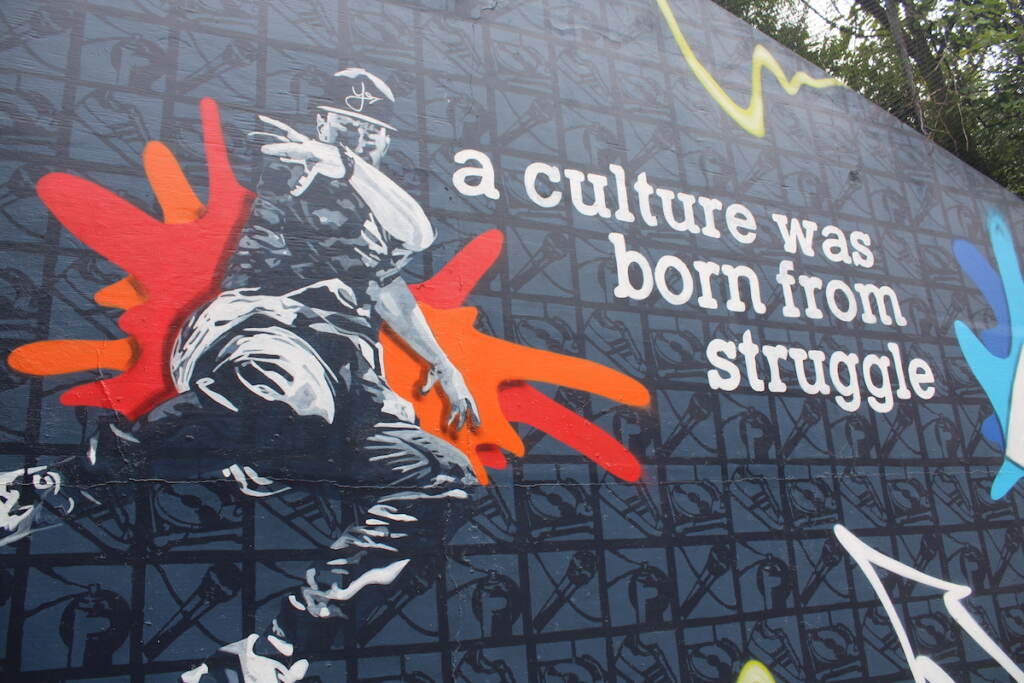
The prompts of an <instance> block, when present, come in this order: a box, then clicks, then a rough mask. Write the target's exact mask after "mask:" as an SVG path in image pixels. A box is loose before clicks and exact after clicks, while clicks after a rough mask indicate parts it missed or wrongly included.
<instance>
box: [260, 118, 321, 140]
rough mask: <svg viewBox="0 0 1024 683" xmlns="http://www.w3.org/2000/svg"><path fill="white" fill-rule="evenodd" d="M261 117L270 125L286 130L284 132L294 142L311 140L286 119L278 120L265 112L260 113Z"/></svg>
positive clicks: (261, 119)
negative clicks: (264, 113) (285, 120)
mask: <svg viewBox="0 0 1024 683" xmlns="http://www.w3.org/2000/svg"><path fill="white" fill-rule="evenodd" d="M259 119H260V121H262V122H263V123H265V124H267V125H268V126H274V127H275V128H279V129H281V130H282V131H284V134H285V135H286V136H287V137H288V139H289V140H291V141H293V142H306V141H307V140H309V138H308V137H306V136H305V135H303V134H302V133H300V132H299V131H297V130H295V129H294V128H292V127H291V126H289V125H288V124H287V123H285V122H284V121H278V120H277V119H272V118H270V117H269V116H264V115H263V114H260V115H259Z"/></svg>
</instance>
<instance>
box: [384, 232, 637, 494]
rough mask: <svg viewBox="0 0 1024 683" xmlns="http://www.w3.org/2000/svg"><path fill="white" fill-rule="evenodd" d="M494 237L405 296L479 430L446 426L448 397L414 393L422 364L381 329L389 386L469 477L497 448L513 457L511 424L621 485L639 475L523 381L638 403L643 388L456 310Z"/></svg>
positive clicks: (580, 421)
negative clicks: (465, 462) (490, 329)
mask: <svg viewBox="0 0 1024 683" xmlns="http://www.w3.org/2000/svg"><path fill="white" fill-rule="evenodd" d="M502 243H503V237H502V235H501V233H500V232H499V231H497V230H491V231H490V232H487V233H484V234H483V235H480V236H479V237H477V238H476V239H475V240H474V241H473V242H471V243H470V244H469V245H467V246H466V247H465V249H463V250H462V251H461V252H459V253H458V254H457V255H456V256H455V258H454V259H453V260H452V261H451V262H450V263H449V264H448V265H446V266H445V267H444V268H443V269H442V270H441V271H440V272H439V273H438V274H437V275H435V276H434V277H433V278H431V279H430V280H428V281H427V282H424V283H421V284H418V285H412V286H411V289H412V291H413V295H414V296H415V297H416V298H417V299H418V300H419V302H420V308H421V309H422V310H423V314H424V316H425V317H426V319H427V322H428V323H429V324H430V329H431V330H432V331H433V333H434V336H435V337H436V338H437V341H438V344H439V345H440V346H441V348H442V349H443V350H444V352H445V354H446V355H447V356H448V358H449V359H451V361H452V363H454V364H455V366H456V367H457V368H459V371H460V372H461V373H462V375H463V377H464V378H465V380H466V385H467V386H468V387H469V390H470V391H471V392H472V394H473V397H474V398H475V399H476V402H477V407H478V408H479V410H480V418H481V420H480V422H481V424H480V427H479V428H478V429H468V428H463V429H461V430H459V431H453V430H450V429H448V428H447V426H446V424H445V423H446V420H447V415H448V407H447V401H446V400H445V399H444V398H443V397H442V395H441V394H440V393H439V392H438V390H437V389H436V388H435V389H433V390H431V391H430V392H429V393H428V394H426V395H425V396H424V395H421V394H420V391H419V387H421V386H423V380H424V378H425V377H426V372H427V365H426V364H425V363H424V362H423V361H422V360H421V359H420V358H419V357H418V356H415V355H413V354H412V353H411V352H409V351H408V350H407V349H406V348H405V345H404V344H403V343H402V341H401V340H400V339H399V338H398V337H397V335H395V334H394V333H393V332H391V331H390V330H388V329H385V331H384V334H382V335H381V343H382V346H383V348H384V366H385V370H386V373H387V377H388V384H390V385H391V387H392V388H394V390H395V391H396V392H397V393H398V394H399V395H400V396H402V397H403V398H405V399H406V400H408V401H410V402H412V404H413V406H414V408H415V409H416V415H417V416H418V417H419V419H420V425H421V426H422V427H423V428H424V429H425V430H427V431H428V432H430V433H432V434H435V435H437V436H439V437H441V438H443V439H445V440H447V441H448V442H450V443H452V444H454V445H455V446H456V447H457V448H459V450H461V451H462V452H463V453H465V454H466V455H468V456H469V458H470V461H471V462H472V463H473V468H474V470H475V472H476V475H477V478H478V479H480V481H481V482H483V483H486V482H487V480H488V477H487V471H486V469H485V467H484V466H485V465H486V466H488V467H494V468H501V467H504V465H505V461H504V458H503V457H502V456H501V453H500V450H499V449H501V450H505V451H508V452H509V453H512V454H513V455H515V456H518V457H522V455H523V453H524V447H523V442H522V440H521V439H520V438H519V435H518V434H517V433H516V431H515V429H514V428H513V427H512V425H511V424H510V423H511V422H522V423H526V424H530V425H532V426H534V427H537V428H539V429H541V430H542V431H544V432H546V433H548V434H549V435H551V436H553V437H554V438H556V439H558V440H559V441H562V442H563V443H565V444H567V445H569V446H572V447H573V448H575V449H576V450H579V451H580V452H581V453H583V454H584V455H586V456H587V457H589V458H590V459H591V460H593V461H594V462H596V463H597V464H599V465H601V466H602V467H603V468H604V469H606V470H608V471H609V472H611V473H612V474H614V475H615V476H617V477H620V478H622V479H625V480H627V481H636V480H637V479H639V477H640V464H639V462H637V460H636V458H635V457H633V455H632V454H630V453H629V451H627V450H626V449H625V448H624V447H623V446H622V445H621V444H619V443H618V442H617V441H615V439H613V438H612V437H611V436H609V435H608V434H607V433H606V432H604V431H603V430H601V429H600V428H599V427H597V426H596V425H595V424H593V423H592V422H590V421H589V420H586V419H584V418H582V417H580V416H579V415H577V414H575V413H573V412H571V411H569V410H567V409H566V408H565V407H564V406H562V405H560V404H559V403H557V402H555V401H553V400H551V399H550V398H548V397H547V396H545V395H544V394H542V393H540V392H539V391H537V390H536V389H533V388H532V387H530V386H528V385H526V384H525V382H527V381H533V382H543V383H545V384H557V385H561V386H565V387H569V388H571V389H579V390H582V391H587V392H590V393H594V394H599V395H601V396H604V397H605V398H609V399H611V400H613V401H618V402H619V403H625V404H628V405H633V406H644V405H647V404H648V403H649V402H650V393H649V392H648V391H647V389H646V388H645V387H644V386H643V385H642V384H640V383H639V382H637V381H636V380H634V379H632V378H630V377H628V376H626V375H624V374H622V373H620V372H617V371H615V370H612V369H610V368H607V367H605V366H603V365H601V364H599V363H595V362H593V361H589V360H585V359H582V358H574V357H572V356H565V355H562V354H559V353H553V352H551V351H543V350H540V349H534V348H530V347H528V346H522V345H520V344H515V343H512V342H509V341H505V340H503V339H498V338H496V337H492V336H490V335H487V334H484V333H483V332H480V331H479V330H477V329H476V328H475V327H474V323H475V321H476V317H477V309H476V308H472V307H462V308H459V307H458V306H459V305H460V304H461V303H462V302H463V301H464V300H465V298H466V297H467V296H468V295H469V292H470V291H471V290H472V289H473V287H475V286H476V284H477V282H479V280H480V278H481V277H482V276H483V274H484V273H485V272H486V271H487V269H488V268H490V266H491V264H493V262H494V260H495V259H496V258H497V256H498V254H499V253H500V251H501V247H502Z"/></svg>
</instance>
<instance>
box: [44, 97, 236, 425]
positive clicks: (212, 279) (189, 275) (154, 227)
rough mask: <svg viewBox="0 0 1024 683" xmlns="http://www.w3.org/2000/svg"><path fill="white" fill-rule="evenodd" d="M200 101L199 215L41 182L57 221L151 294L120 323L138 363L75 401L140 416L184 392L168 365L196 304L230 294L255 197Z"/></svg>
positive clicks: (57, 176)
mask: <svg viewBox="0 0 1024 683" xmlns="http://www.w3.org/2000/svg"><path fill="white" fill-rule="evenodd" d="M199 107H200V113H201V115H202V122H203V142H204V146H205V148H206V163H207V169H208V172H209V181H210V196H209V200H208V202H207V205H206V210H205V212H203V213H202V215H201V216H200V217H199V218H198V219H196V220H193V221H190V222H187V223H177V224H168V223H165V222H163V221H161V220H158V219H156V218H154V217H153V216H150V215H149V214H147V213H146V212H144V211H142V210H141V209H139V208H137V207H135V206H133V205H132V204H130V203H129V202H127V201H125V200H124V199H122V198H121V197H119V196H117V195H116V194H114V193H113V192H111V191H110V190H108V189H106V188H104V187H102V186H100V185H97V184H96V183H93V182H91V181H88V180H85V179H84V178H79V177H77V176H73V175H69V174H67V173H49V174H47V175H45V176H43V177H42V178H41V179H40V180H39V183H38V184H37V186H36V191H37V192H38V193H39V197H40V198H41V199H42V200H43V203H44V204H46V206H47V208H49V209H50V211H52V212H53V215H54V216H56V217H57V220H59V221H60V222H61V223H62V224H63V225H64V227H65V228H67V229H68V230H69V231H70V232H71V233H73V234H74V235H75V236H76V237H78V238H79V239H80V240H82V241H83V242H85V243H86V244H87V245H88V246H89V247H90V248H92V249H93V250H95V251H96V252H97V253H99V254H101V255H102V256H104V257H105V258H107V259H109V260H110V261H111V262H112V263H114V264H115V265H117V266H119V267H120V268H123V269H124V270H125V271H127V272H128V273H131V275H132V276H133V277H134V280H135V284H136V289H138V290H141V294H142V296H143V301H142V303H140V304H138V305H136V306H134V307H132V308H130V309H129V310H127V311H125V313H124V314H123V315H122V316H121V317H120V319H119V320H118V326H119V327H120V328H121V329H122V330H124V331H125V332H126V333H128V334H129V335H131V336H132V338H133V339H134V345H135V348H136V350H137V352H136V355H135V358H134V362H133V363H131V365H130V367H128V368H127V369H126V370H125V371H124V372H122V373H121V374H119V375H117V376H115V377H112V378H110V379H103V380H99V381H96V382H90V383H88V384H84V385H82V386H80V387H76V388H74V389H71V390H69V391H67V392H65V393H64V394H63V395H62V396H61V402H62V403H64V404H65V405H70V406H97V407H100V408H109V409H112V410H116V411H118V412H119V413H121V414H123V415H125V416H126V417H128V418H129V419H133V420H134V419H135V418H137V417H139V416H140V415H142V414H144V413H146V412H147V411H149V410H150V409H152V408H153V407H154V406H156V405H157V404H158V403H160V402H161V401H164V400H166V399H168V398H170V397H172V396H174V395H175V394H176V393H177V391H176V390H175V388H174V385H173V383H172V382H171V375H170V369H169V365H168V359H169V358H170V353H171V347H172V345H173V343H174V338H175V335H176V334H177V332H178V330H179V329H180V327H181V325H182V323H183V322H184V320H185V318H186V317H187V316H188V315H189V314H190V313H191V312H192V311H194V310H196V308H198V307H199V306H200V305H202V304H203V303H205V302H206V301H209V300H210V299H212V298H214V297H215V296H217V294H218V293H219V292H220V281H221V277H222V275H223V271H224V266H225V264H226V262H227V258H228V256H229V255H230V254H231V252H232V251H233V250H234V248H235V246H236V244H237V242H238V234H239V230H240V229H241V227H242V225H243V224H244V222H245V220H246V218H247V217H248V215H249V206H250V204H251V202H252V200H253V197H254V195H253V194H252V193H251V192H250V191H249V190H247V189H246V188H244V187H242V186H241V185H240V184H239V183H238V181H237V180H236V179H235V175H234V173H233V172H232V170H231V164H230V162H229V160H228V154H227V149H226V147H225V145H224V136H223V133H222V131H221V125H220V113H219V111H218V109H217V103H216V102H214V101H213V100H211V99H204V100H203V101H202V102H201V103H200V105H199Z"/></svg>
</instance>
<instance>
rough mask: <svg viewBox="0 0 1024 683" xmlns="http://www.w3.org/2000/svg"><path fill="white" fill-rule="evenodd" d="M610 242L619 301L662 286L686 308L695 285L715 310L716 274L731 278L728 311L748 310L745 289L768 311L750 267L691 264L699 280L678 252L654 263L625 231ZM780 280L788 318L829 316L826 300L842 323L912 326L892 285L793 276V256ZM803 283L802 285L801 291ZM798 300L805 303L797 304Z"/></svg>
mask: <svg viewBox="0 0 1024 683" xmlns="http://www.w3.org/2000/svg"><path fill="white" fill-rule="evenodd" d="M608 241H609V242H611V243H612V246H613V247H614V250H615V271H616V274H617V283H616V285H615V288H614V289H613V290H612V293H613V294H614V295H615V297H616V298H618V299H634V300H636V301H643V300H644V299H646V298H648V297H649V296H650V295H651V294H652V292H653V291H654V289H657V290H658V293H659V294H660V295H661V297H662V298H663V299H664V300H665V301H666V302H668V303H669V304H672V305H674V306H682V305H683V304H685V303H687V302H689V300H690V299H691V298H692V297H693V294H694V292H695V289H697V288H699V290H700V292H699V296H698V297H697V300H696V303H697V305H698V306H700V307H701V308H706V309H711V310H714V309H716V308H718V299H717V298H715V294H714V280H715V278H716V276H721V277H724V278H725V282H726V286H727V288H728V292H729V296H728V298H727V300H726V302H725V308H726V310H729V311H732V312H734V313H742V312H744V311H746V310H747V308H748V306H747V304H748V301H746V300H744V293H743V290H744V289H746V291H747V292H748V295H747V298H748V299H749V304H750V308H751V309H753V311H754V312H755V313H757V314H759V315H764V314H765V313H766V312H767V310H768V309H767V307H766V306H765V304H764V301H763V299H762V297H761V282H760V279H759V277H758V275H757V272H756V271H754V269H753V268H751V267H750V266H746V265H739V266H735V265H730V264H719V263H716V262H715V261H693V262H692V263H691V264H690V266H692V268H693V270H694V271H696V273H697V278H696V283H695V282H694V276H693V274H692V273H691V272H690V267H688V266H687V264H686V263H685V262H684V261H683V260H682V259H681V258H679V257H678V256H673V255H671V254H666V255H664V256H661V257H660V258H659V259H658V260H657V261H656V262H655V264H654V266H653V267H652V266H651V260H650V259H648V258H647V257H646V256H644V255H643V254H641V253H640V252H639V251H635V250H632V249H628V248H627V247H626V238H625V237H624V236H623V235H622V234H621V233H618V232H613V233H610V234H609V235H608ZM633 273H635V274H636V275H638V276H639V284H634V280H633V277H632V275H633ZM775 281H776V282H778V283H779V284H780V285H781V286H782V295H783V299H784V306H783V308H782V315H783V316H785V317H787V318H800V317H801V316H805V317H807V318H808V319H811V320H821V319H822V318H824V317H825V314H824V311H823V310H822V308H821V305H820V303H821V302H822V299H824V303H825V305H826V306H828V310H829V311H830V312H831V313H832V316H833V317H835V318H836V319H837V320H840V321H842V322H852V321H853V320H855V319H856V318H857V317H858V315H859V316H860V319H861V321H862V322H864V323H866V324H868V325H872V324H875V323H881V324H883V325H898V326H900V327H902V326H905V325H906V324H907V319H906V317H905V316H904V315H903V311H902V310H901V308H900V302H899V298H898V297H897V296H896V292H895V290H893V288H892V287H890V286H889V285H876V284H870V283H864V282H855V283H853V285H852V286H851V285H850V284H847V282H846V281H845V280H840V279H834V280H829V281H828V282H825V281H824V280H822V279H821V278H820V277H817V276H813V275H800V276H799V277H796V276H794V275H793V262H792V261H789V260H786V261H782V262H781V263H779V269H778V273H777V274H776V276H775ZM671 282H675V283H676V284H670V283H671ZM797 284H799V285H800V287H799V289H797V287H796V285H797ZM741 285H744V286H741ZM855 292H856V293H855ZM798 298H799V299H800V302H801V303H802V304H803V306H797V305H796V304H797V299H798Z"/></svg>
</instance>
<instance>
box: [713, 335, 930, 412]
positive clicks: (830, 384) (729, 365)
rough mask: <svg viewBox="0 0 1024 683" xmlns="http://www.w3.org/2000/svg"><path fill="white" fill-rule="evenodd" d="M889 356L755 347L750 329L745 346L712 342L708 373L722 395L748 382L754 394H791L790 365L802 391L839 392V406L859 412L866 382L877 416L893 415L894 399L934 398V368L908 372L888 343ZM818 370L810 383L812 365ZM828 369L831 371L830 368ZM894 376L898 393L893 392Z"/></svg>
mask: <svg viewBox="0 0 1024 683" xmlns="http://www.w3.org/2000/svg"><path fill="white" fill-rule="evenodd" d="M886 346H887V348H888V350H889V355H878V354H874V353H868V354H865V355H864V358H863V359H861V357H860V356H858V355H857V354H856V353H848V352H846V351H833V352H832V353H831V354H830V355H829V356H828V359H827V362H826V356H825V352H824V351H821V350H819V349H811V350H807V349H803V348H800V347H799V346H783V345H782V344H765V345H763V346H762V345H759V344H755V343H754V341H753V337H752V335H751V333H750V330H744V332H743V335H742V337H741V341H740V343H739V344H737V343H736V342H734V341H729V340H725V339H712V340H711V341H710V342H708V345H707V357H708V361H709V362H710V363H711V365H712V367H713V368H714V369H711V370H708V373H707V377H708V386H710V387H711V388H712V389H717V390H719V391H735V390H736V389H737V388H738V387H739V386H740V382H741V380H742V379H743V378H744V376H745V377H746V382H747V386H749V387H750V388H751V389H752V390H754V391H758V392H763V391H766V390H767V391H769V392H772V393H779V394H781V393H785V392H786V391H787V390H788V389H789V385H787V384H786V383H785V382H784V381H783V380H782V361H786V360H788V361H790V362H791V363H792V366H793V369H794V370H795V373H796V379H797V383H798V384H799V386H800V390H801V391H803V392H804V393H805V394H808V395H810V396H815V395H821V396H828V395H829V394H831V393H832V391H833V389H834V390H835V393H836V396H835V401H836V403H837V404H838V405H839V407H840V408H842V409H843V410H846V411H849V412H854V411H856V410H858V409H859V408H860V406H861V399H862V393H863V392H862V391H861V381H862V380H863V384H864V387H865V388H866V389H867V391H868V399H867V403H868V406H869V407H870V408H871V409H872V410H874V411H875V412H878V413H888V412H889V411H891V410H892V408H893V405H894V398H899V399H900V400H906V399H908V398H910V397H911V390H913V392H914V394H917V396H918V397H919V398H921V399H924V400H928V399H930V398H932V397H933V396H934V395H935V387H934V386H932V384H933V383H934V382H935V375H934V374H933V373H932V369H931V366H930V365H928V363H927V361H925V360H923V359H921V358H913V359H911V360H910V362H909V363H907V364H906V367H904V365H903V354H902V353H901V352H900V348H899V346H898V345H896V344H893V343H891V342H890V343H888V344H886ZM737 354H739V355H740V356H743V365H742V368H741V366H740V365H738V364H736V363H734V362H733V361H735V360H736V359H737ZM759 359H763V360H764V364H765V365H767V367H768V382H765V381H764V379H762V377H761V375H760V373H759V369H758V364H759V363H758V360H759ZM808 361H810V365H811V367H812V368H813V370H814V373H813V374H814V380H813V381H812V380H811V379H810V376H809V375H810V373H809V372H808V369H807V365H808ZM826 366H827V367H828V371H827V372H826V370H825V368H826ZM893 374H895V379H896V389H895V392H894V391H893Z"/></svg>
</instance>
